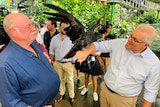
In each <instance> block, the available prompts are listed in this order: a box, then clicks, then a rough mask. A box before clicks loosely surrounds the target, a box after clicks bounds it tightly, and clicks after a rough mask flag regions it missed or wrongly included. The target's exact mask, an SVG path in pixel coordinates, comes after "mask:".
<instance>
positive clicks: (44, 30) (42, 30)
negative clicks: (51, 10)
mask: <svg viewBox="0 0 160 107" xmlns="http://www.w3.org/2000/svg"><path fill="white" fill-rule="evenodd" d="M40 26H41V29H40V35H41V38H42V40H44V33H45V32H46V31H48V29H47V22H45V21H44V22H42V23H41V24H40ZM43 44H44V41H43Z"/></svg>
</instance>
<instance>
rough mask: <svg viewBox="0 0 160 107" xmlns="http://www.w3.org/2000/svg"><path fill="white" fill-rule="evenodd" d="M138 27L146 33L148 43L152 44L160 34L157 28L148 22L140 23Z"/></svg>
mask: <svg viewBox="0 0 160 107" xmlns="http://www.w3.org/2000/svg"><path fill="white" fill-rule="evenodd" d="M136 28H139V29H140V30H141V31H143V32H144V33H146V35H147V37H146V38H145V40H144V42H145V43H148V44H150V45H151V44H152V43H153V41H154V40H156V38H157V36H158V34H157V31H156V29H155V28H154V27H153V26H151V25H148V24H140V25H138V26H137V27H136Z"/></svg>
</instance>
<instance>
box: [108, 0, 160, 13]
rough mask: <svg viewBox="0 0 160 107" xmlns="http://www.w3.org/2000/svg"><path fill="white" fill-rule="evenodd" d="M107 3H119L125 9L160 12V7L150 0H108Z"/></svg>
mask: <svg viewBox="0 0 160 107" xmlns="http://www.w3.org/2000/svg"><path fill="white" fill-rule="evenodd" d="M107 3H108V4H110V3H117V4H120V5H121V6H123V7H125V8H133V9H136V10H144V11H150V10H160V5H159V4H157V3H154V2H151V1H149V0H107Z"/></svg>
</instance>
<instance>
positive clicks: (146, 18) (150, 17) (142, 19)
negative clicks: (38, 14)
mask: <svg viewBox="0 0 160 107" xmlns="http://www.w3.org/2000/svg"><path fill="white" fill-rule="evenodd" d="M137 23H148V24H154V23H157V11H149V12H144V13H143V14H141V15H140V16H139V20H138V22H137Z"/></svg>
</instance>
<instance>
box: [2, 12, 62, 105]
mask: <svg viewBox="0 0 160 107" xmlns="http://www.w3.org/2000/svg"><path fill="white" fill-rule="evenodd" d="M22 22H23V23H22ZM3 26H4V29H5V31H6V33H7V34H8V36H9V37H10V39H11V40H10V42H9V44H8V45H7V46H6V48H5V49H4V50H3V51H2V53H1V54H0V86H1V87H3V88H0V102H1V103H2V106H3V107H52V103H53V102H54V98H55V97H56V95H57V93H58V90H59V86H60V80H59V76H58V74H57V73H56V71H55V70H54V69H53V67H52V65H51V64H50V63H49V61H48V59H47V58H46V57H45V56H44V54H43V53H42V51H41V49H40V48H39V46H38V45H37V43H36V42H35V39H36V36H37V31H36V28H35V27H34V26H33V24H32V21H31V20H30V19H29V18H28V17H27V16H26V15H24V14H21V13H11V14H8V15H7V16H5V18H4V21H3ZM53 106H54V105H53Z"/></svg>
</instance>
